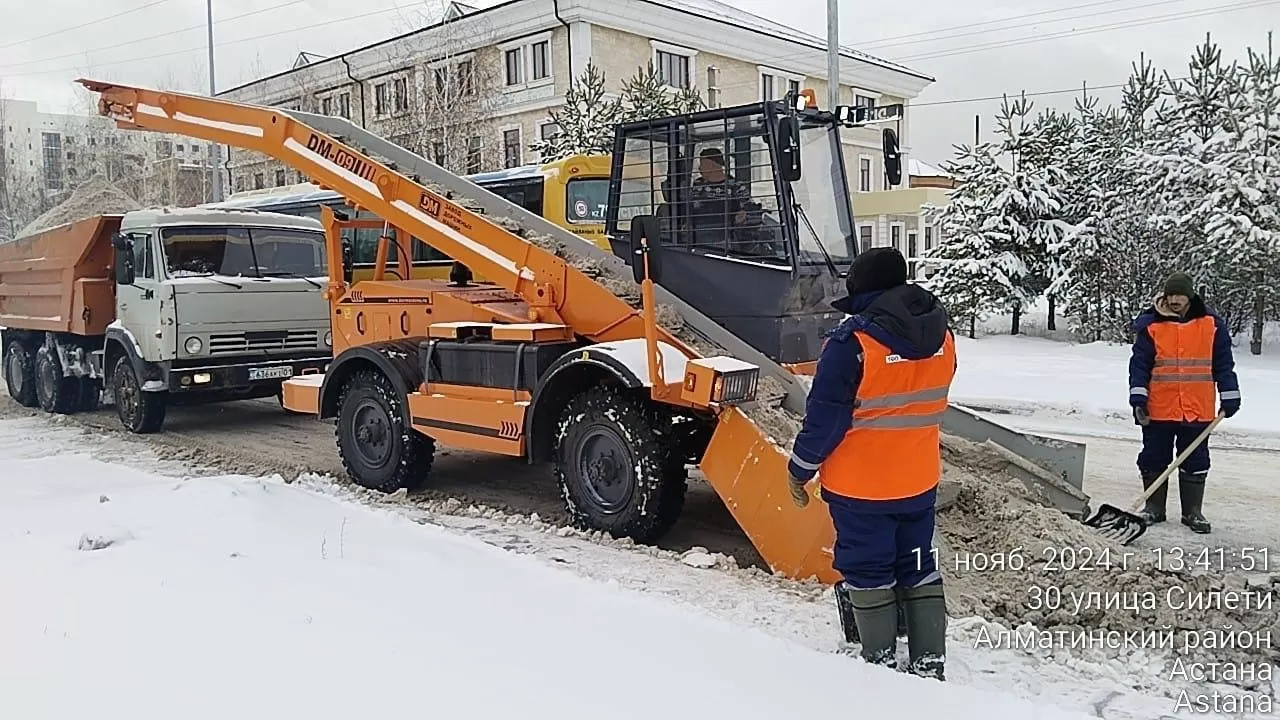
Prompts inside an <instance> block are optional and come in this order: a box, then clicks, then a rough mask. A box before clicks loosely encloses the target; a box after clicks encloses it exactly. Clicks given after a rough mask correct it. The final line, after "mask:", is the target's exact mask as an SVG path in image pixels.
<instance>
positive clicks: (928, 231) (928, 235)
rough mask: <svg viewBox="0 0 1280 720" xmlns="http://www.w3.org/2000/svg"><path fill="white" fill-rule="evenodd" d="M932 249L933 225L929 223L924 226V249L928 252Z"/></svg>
mask: <svg viewBox="0 0 1280 720" xmlns="http://www.w3.org/2000/svg"><path fill="white" fill-rule="evenodd" d="M932 249H933V227H932V226H931V225H925V226H924V251H925V252H929V251H930V250H932Z"/></svg>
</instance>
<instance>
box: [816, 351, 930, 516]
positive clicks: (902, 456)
mask: <svg viewBox="0 0 1280 720" xmlns="http://www.w3.org/2000/svg"><path fill="white" fill-rule="evenodd" d="M854 334H855V335H857V337H858V341H859V342H860V343H861V344H862V349H863V361H862V381H861V382H860V383H859V384H858V397H857V400H858V402H857V406H856V408H855V409H854V411H853V422H852V424H851V425H850V427H849V432H847V433H846V434H845V436H844V439H843V440H841V442H840V445H839V446H837V447H836V449H835V451H833V452H832V453H831V455H830V456H829V457H828V458H827V460H826V462H824V463H823V464H822V467H821V469H820V470H819V476H820V478H821V481H822V486H823V488H825V489H826V490H828V491H829V492H832V493H835V494H837V495H842V496H844V497H850V498H856V499H859V500H897V499H901V498H908V497H914V496H916V495H919V494H920V493H923V492H925V491H927V490H929V489H930V488H933V487H934V486H936V485H937V484H938V480H939V478H940V477H941V476H942V454H941V449H940V446H939V434H940V430H941V427H942V418H943V415H944V414H945V413H946V410H947V394H948V392H949V391H950V388H951V380H952V377H953V376H954V375H955V341H954V340H953V338H952V336H951V334H950V333H947V337H946V340H945V341H944V342H943V346H942V348H941V349H939V350H938V352H937V353H935V354H934V355H933V357H929V358H925V359H922V360H908V359H905V358H902V357H900V356H898V355H896V354H894V353H893V352H892V351H891V350H890V349H889V348H888V347H886V346H885V345H883V344H881V343H880V342H879V341H878V340H876V339H875V338H873V337H871V336H870V335H867V334H866V333H863V332H856V333H854Z"/></svg>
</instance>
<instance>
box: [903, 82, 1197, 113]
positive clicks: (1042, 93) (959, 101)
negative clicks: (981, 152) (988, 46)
mask: <svg viewBox="0 0 1280 720" xmlns="http://www.w3.org/2000/svg"><path fill="white" fill-rule="evenodd" d="M1172 79H1173V80H1186V79H1188V78H1187V76H1181V77H1175V78H1172ZM1128 84H1129V83H1127V82H1122V83H1112V84H1110V85H1089V84H1087V83H1086V84H1083V85H1081V86H1080V87H1074V88H1067V89H1064V90H1037V91H1035V92H1025V91H1022V90H1019V91H1018V92H1010V93H1002V94H1000V95H987V96H985V97H971V98H951V99H947V100H934V101H932V102H912V103H911V104H910V105H908V107H909V108H910V109H911V110H915V109H916V108H922V107H938V106H942V105H968V104H971V103H978V102H991V101H993V100H1003V99H1004V98H1005V97H1006V96H1007V97H1022V96H1024V95H1025V96H1026V97H1029V98H1030V97H1046V96H1049V95H1072V94H1075V95H1078V94H1080V93H1082V92H1093V91H1095V90H1115V89H1118V88H1122V87H1125V86H1126V85H1128Z"/></svg>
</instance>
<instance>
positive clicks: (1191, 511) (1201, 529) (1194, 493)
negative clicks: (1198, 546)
mask: <svg viewBox="0 0 1280 720" xmlns="http://www.w3.org/2000/svg"><path fill="white" fill-rule="evenodd" d="M1206 476H1207V473H1202V474H1199V475H1196V474H1192V473H1189V472H1179V473H1178V497H1179V498H1180V499H1181V500H1182V524H1183V525H1186V526H1187V527H1189V528H1191V532H1196V533H1200V534H1202V535H1203V534H1207V533H1208V532H1209V531H1210V530H1212V529H1213V528H1212V527H1211V526H1210V525H1209V521H1208V520H1205V519H1204V515H1203V514H1201V512H1200V505H1201V503H1203V502H1204V481H1205V478H1206Z"/></svg>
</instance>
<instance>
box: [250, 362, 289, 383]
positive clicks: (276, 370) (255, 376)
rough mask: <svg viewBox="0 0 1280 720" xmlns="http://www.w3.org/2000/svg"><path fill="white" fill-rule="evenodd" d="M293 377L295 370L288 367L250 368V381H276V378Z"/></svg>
mask: <svg viewBox="0 0 1280 720" xmlns="http://www.w3.org/2000/svg"><path fill="white" fill-rule="evenodd" d="M287 377H293V368H292V367H290V366H288V365H280V366H277V367H261V368H249V379H250V380H275V379H276V378H287Z"/></svg>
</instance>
